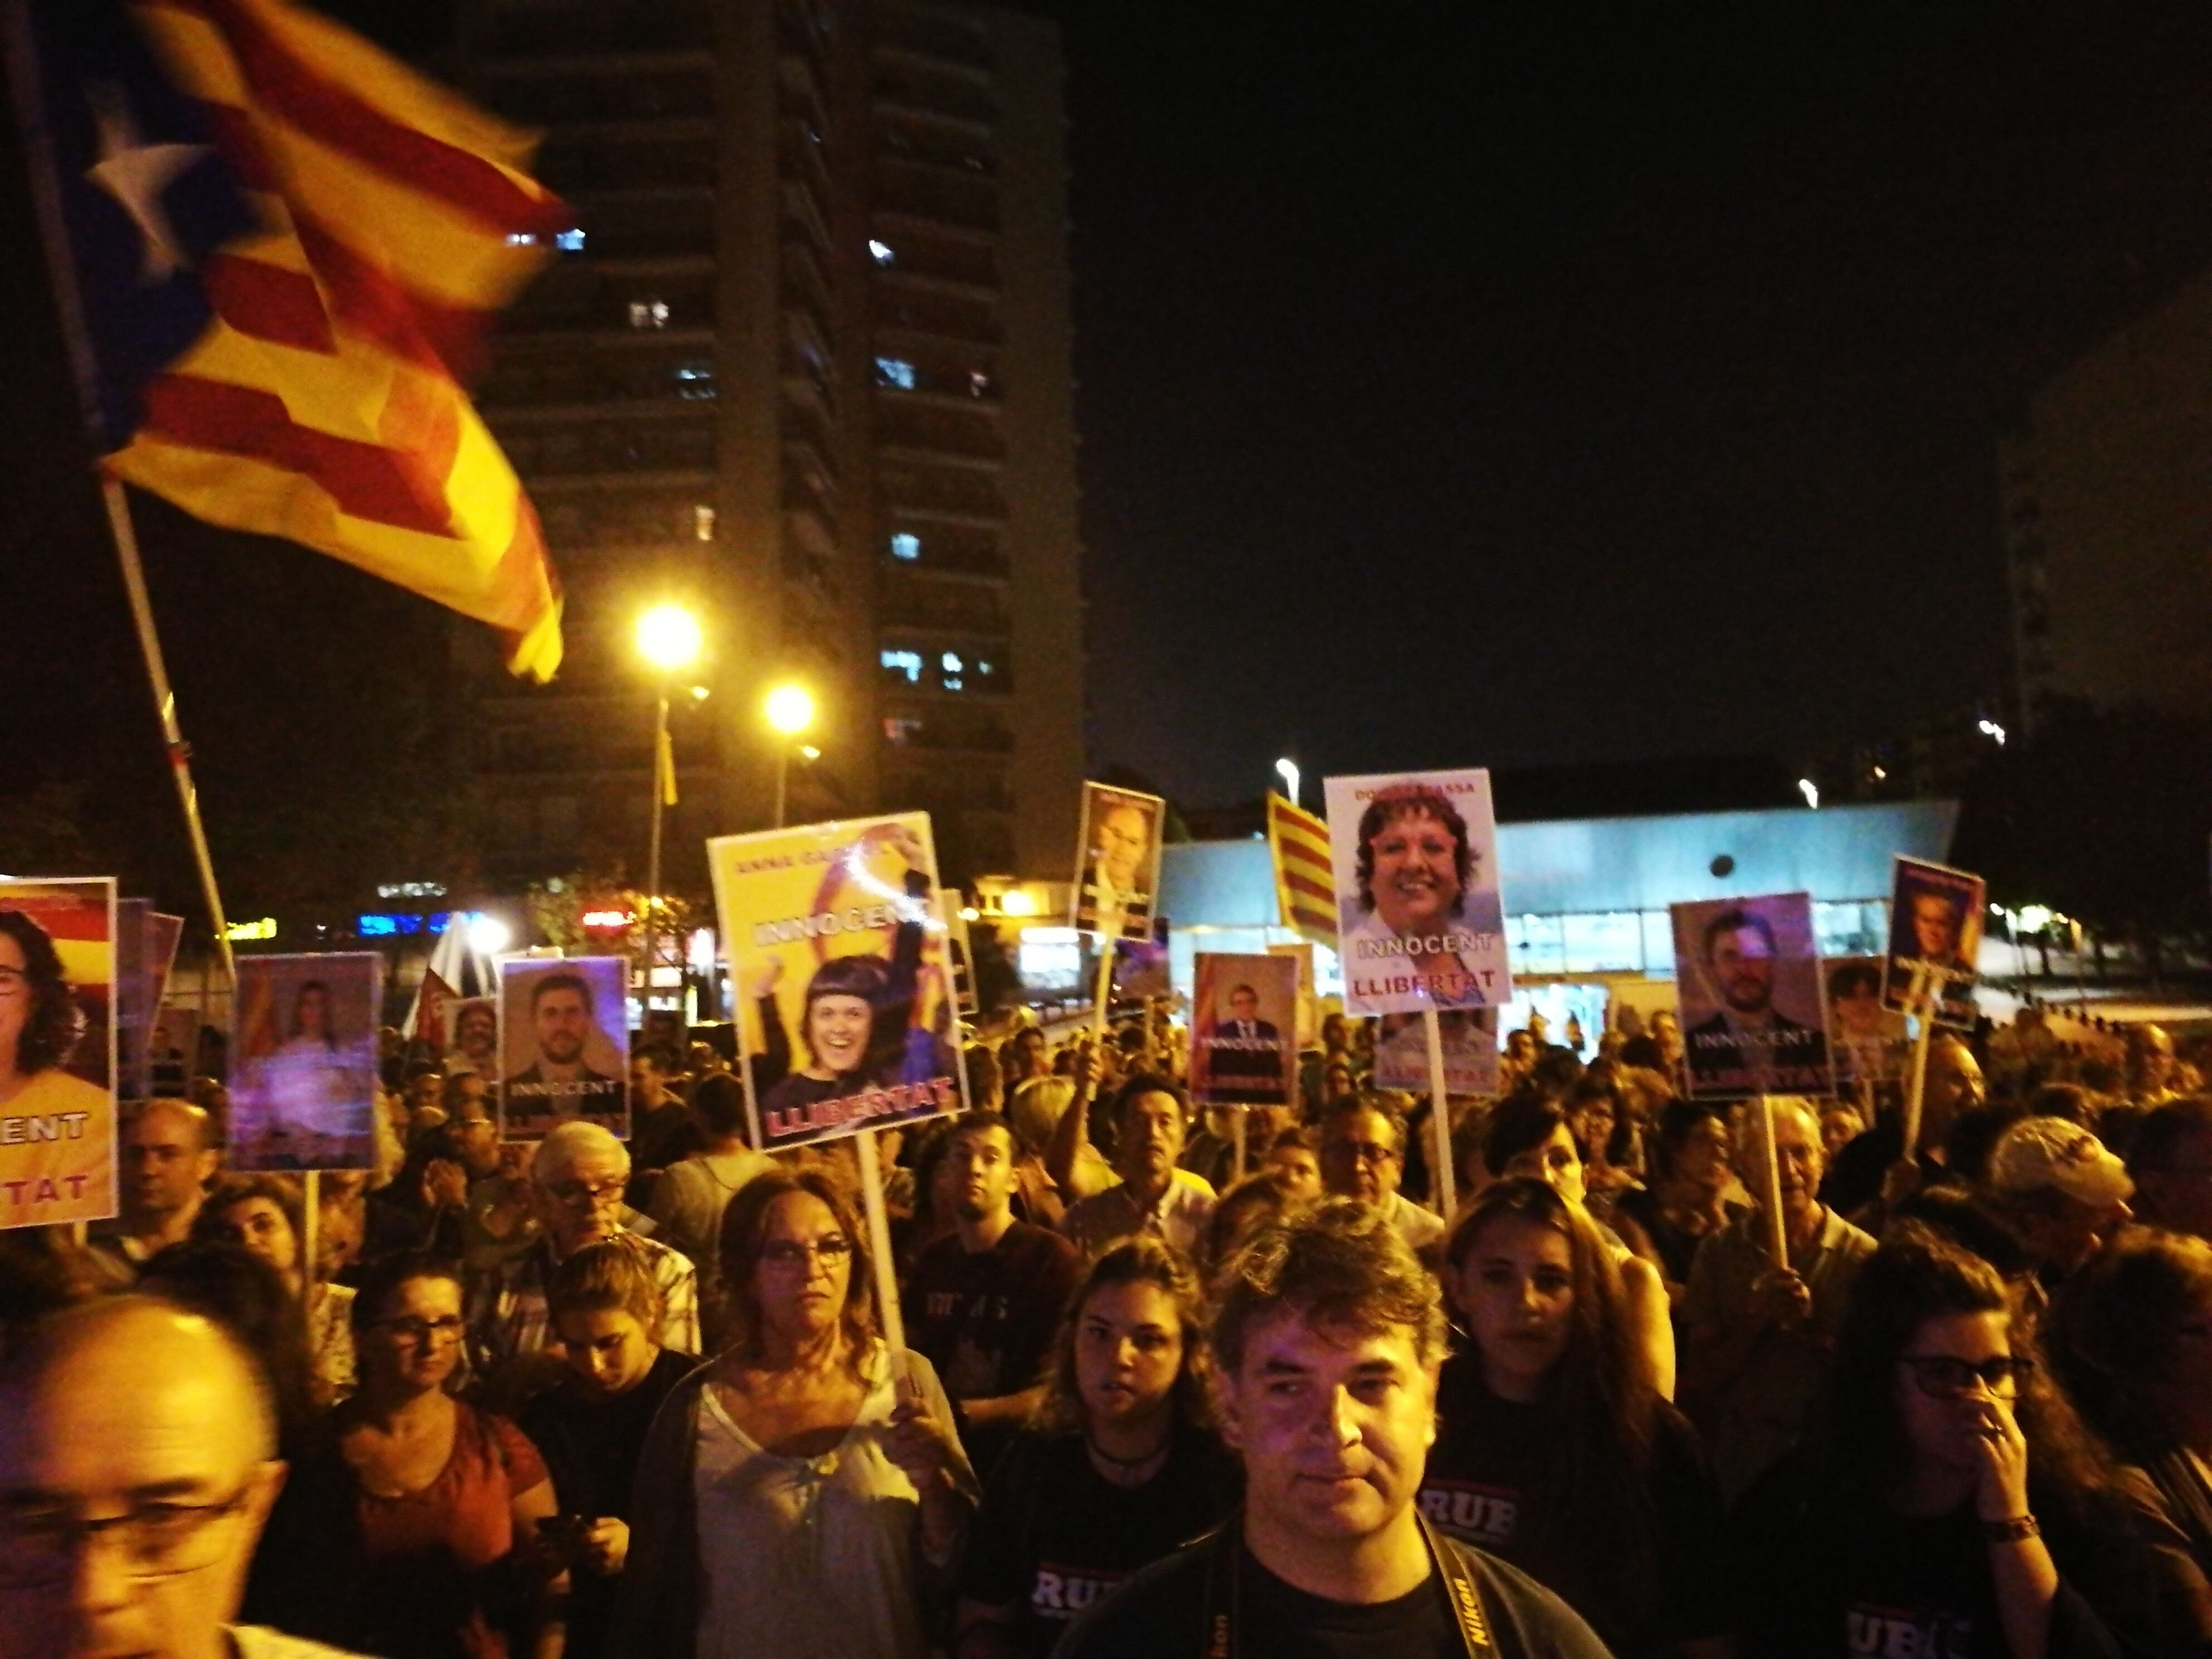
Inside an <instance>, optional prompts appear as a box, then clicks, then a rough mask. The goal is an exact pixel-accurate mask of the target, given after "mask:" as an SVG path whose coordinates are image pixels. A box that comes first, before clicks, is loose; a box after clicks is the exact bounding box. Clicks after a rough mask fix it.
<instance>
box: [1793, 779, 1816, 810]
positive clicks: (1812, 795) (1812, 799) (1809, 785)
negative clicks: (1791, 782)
mask: <svg viewBox="0 0 2212 1659" xmlns="http://www.w3.org/2000/svg"><path fill="white" fill-rule="evenodd" d="M1797 793H1799V794H1801V795H1802V796H1804V797H1805V805H1808V806H1809V807H1811V808H1812V809H1813V810H1814V811H1815V812H1817V811H1820V785H1819V784H1817V783H1815V782H1814V781H1813V780H1812V779H1810V778H1800V779H1798V780H1797Z"/></svg>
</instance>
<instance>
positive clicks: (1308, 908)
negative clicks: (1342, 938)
mask: <svg viewBox="0 0 2212 1659" xmlns="http://www.w3.org/2000/svg"><path fill="white" fill-rule="evenodd" d="M1267 850H1268V851H1269V852H1270V853H1272V854H1274V859H1275V905H1276V909H1277V912H1278V914H1279V915H1280V916H1281V918H1282V925H1283V926H1284V927H1295V928H1297V931H1298V932H1299V933H1302V934H1303V935H1304V936H1305V937H1306V938H1307V939H1311V940H1312V941H1313V942H1314V943H1315V944H1316V945H1327V946H1328V948H1329V949H1330V950H1332V951H1334V949H1336V890H1335V889H1334V887H1333V886H1331V885H1330V881H1331V877H1330V874H1329V862H1328V823H1326V822H1325V821H1324V820H1322V819H1321V818H1317V817H1315V816H1314V815H1313V814H1312V813H1310V812H1309V811H1305V810H1304V808H1302V807H1299V806H1296V805H1292V804H1291V802H1289V801H1286V800H1285V799H1283V798H1282V797H1281V796H1280V795H1278V794H1276V793H1273V791H1272V790H1271V791H1269V792H1268V795H1267Z"/></svg>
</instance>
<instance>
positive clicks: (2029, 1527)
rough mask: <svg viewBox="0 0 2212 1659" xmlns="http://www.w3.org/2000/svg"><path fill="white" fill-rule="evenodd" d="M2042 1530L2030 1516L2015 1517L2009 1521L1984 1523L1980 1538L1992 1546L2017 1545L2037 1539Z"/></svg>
mask: <svg viewBox="0 0 2212 1659" xmlns="http://www.w3.org/2000/svg"><path fill="white" fill-rule="evenodd" d="M2042 1535H2043V1528H2041V1527H2039V1526H2038V1525H2037V1524H2036V1522H2035V1517H2034V1516H2032V1515H2015V1516H2013V1517H2012V1519H2011V1520H2009V1521H1984V1522H1982V1536H1983V1537H1984V1538H1986V1539H1988V1540H1989V1541H1990V1543H1992V1544H2017V1543H2019V1542H2020V1541H2021V1540H2022V1539H2027V1538H2039V1537H2041V1536H2042Z"/></svg>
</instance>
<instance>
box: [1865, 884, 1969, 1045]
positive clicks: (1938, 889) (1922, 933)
mask: <svg viewBox="0 0 2212 1659" xmlns="http://www.w3.org/2000/svg"><path fill="white" fill-rule="evenodd" d="M1988 902H1989V889H1988V887H1987V886H1986V885H1985V884H1984V882H1983V880H1982V878H1980V877H1979V876H1977V875H1971V874H1969V873H1968V872H1966V871H1964V870H1954V869H1951V868H1949V867H1948V866H1944V865H1941V864H1930V863H1929V861H1928V860H1925V859H1913V858H1906V857H1905V856H1904V855H1903V854H1899V855H1898V860H1897V880H1896V884H1895V885H1894V887H1893V889H1892V890H1891V893H1890V900H1889V957H1888V967H1887V972H1886V973H1885V974H1884V975H1883V979H1882V1000H1883V1001H1884V1002H1885V1003H1887V1005H1888V1006H1890V1007H1892V1008H1894V1009H1895V1010H1897V1011H1898V1012H1899V1013H1917V1012H1919V1011H1918V1010H1917V1009H1914V1008H1910V1007H1908V1006H1906V1005H1907V1003H1909V1002H1910V1001H1911V995H1912V981H1913V978H1914V976H1915V975H1923V976H1924V986H1925V989H1924V991H1923V994H1924V995H1929V996H1933V997H1935V998H1936V1024H1939V1025H1956V1026H1959V1027H1961V1028H1971V1027H1972V1025H1973V1023H1974V978H1975V975H1977V973H1978V971H1979V969H1978V968H1977V967H1976V965H1975V958H1976V957H1977V955H1978V953H1979V951H1980V950H1981V945H1982V909H1983V907H1984V905H1985V904H1987V903H1988Z"/></svg>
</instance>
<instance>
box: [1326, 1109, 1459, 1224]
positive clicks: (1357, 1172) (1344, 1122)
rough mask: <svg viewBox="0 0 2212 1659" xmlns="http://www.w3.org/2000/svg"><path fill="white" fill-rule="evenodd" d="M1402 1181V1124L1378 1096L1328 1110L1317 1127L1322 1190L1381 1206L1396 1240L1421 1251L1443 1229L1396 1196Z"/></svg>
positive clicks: (1421, 1210) (1416, 1206)
mask: <svg viewBox="0 0 2212 1659" xmlns="http://www.w3.org/2000/svg"><path fill="white" fill-rule="evenodd" d="M1405 1175H1406V1120H1405V1118H1404V1117H1403V1116H1401V1115H1400V1114H1399V1112H1398V1110H1397V1109H1396V1108H1395V1106H1393V1105H1392V1104H1391V1103H1389V1101H1388V1100H1386V1099H1384V1098H1383V1097H1382V1096H1380V1095H1356V1096H1353V1097H1352V1098H1350V1099H1348V1100H1340V1101H1339V1102H1337V1103H1336V1104H1335V1105H1334V1106H1332V1107H1331V1108H1329V1110H1328V1115H1327V1116H1326V1117H1324V1118H1323V1119H1322V1125H1321V1179H1322V1186H1323V1187H1324V1188H1327V1189H1328V1191H1329V1192H1331V1193H1334V1194H1336V1195H1337V1196H1339V1197H1340V1198H1356V1199H1358V1200H1359V1201H1360V1202H1361V1203H1363V1204H1373V1205H1376V1206H1380V1207H1381V1208H1382V1210H1383V1212H1385V1213H1386V1214H1387V1215H1388V1216H1389V1218H1390V1225H1391V1226H1392V1227H1394V1228H1395V1229H1396V1230H1397V1233H1398V1237H1401V1238H1402V1239H1404V1240H1405V1241H1406V1243H1407V1244H1408V1245H1410V1246H1411V1247H1412V1248H1413V1249H1416V1250H1425V1249H1428V1248H1429V1247H1430V1246H1431V1245H1432V1244H1434V1243H1437V1240H1439V1239H1441V1238H1442V1237H1443V1236H1444V1224H1443V1219H1442V1218H1440V1217H1438V1216H1437V1214H1436V1212H1434V1211H1431V1210H1426V1209H1424V1208H1423V1207H1422V1206H1419V1204H1416V1203H1414V1202H1413V1200H1411V1199H1409V1198H1407V1196H1406V1195H1405V1194H1403V1193H1401V1192H1400V1191H1399V1190H1398V1183H1399V1182H1401V1181H1402V1180H1403V1179H1404V1178H1405Z"/></svg>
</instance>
